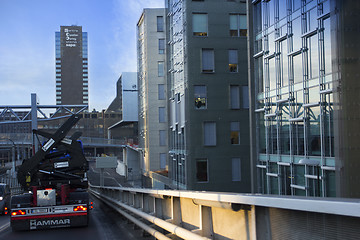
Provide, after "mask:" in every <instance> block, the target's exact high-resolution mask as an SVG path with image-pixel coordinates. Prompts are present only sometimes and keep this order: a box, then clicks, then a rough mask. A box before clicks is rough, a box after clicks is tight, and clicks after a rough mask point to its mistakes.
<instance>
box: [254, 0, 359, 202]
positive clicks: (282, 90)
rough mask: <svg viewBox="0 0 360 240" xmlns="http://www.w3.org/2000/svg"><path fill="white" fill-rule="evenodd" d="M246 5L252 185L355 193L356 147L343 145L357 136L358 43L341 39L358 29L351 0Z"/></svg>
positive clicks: (270, 190) (292, 191)
mask: <svg viewBox="0 0 360 240" xmlns="http://www.w3.org/2000/svg"><path fill="white" fill-rule="evenodd" d="M248 5H249V9H250V14H249V22H250V25H249V30H250V37H249V41H250V49H249V53H250V54H249V62H250V64H251V66H252V68H251V70H249V72H250V78H249V84H250V85H251V87H250V91H251V94H252V96H253V97H252V98H251V102H252V104H251V123H252V141H253V146H252V162H253V169H254V171H253V180H254V182H257V184H255V185H253V191H256V192H260V193H267V194H280V195H302V196H321V197H335V196H341V197H355V196H358V195H359V193H358V192H359V191H356V190H355V189H354V186H355V183H356V182H357V183H359V177H357V174H356V172H355V170H354V169H353V168H357V169H358V170H360V169H359V167H360V166H359V163H358V162H359V161H357V156H358V155H357V153H358V152H356V151H358V150H355V149H354V148H352V147H351V146H352V145H355V146H356V143H359V140H358V139H357V138H354V137H352V136H351V134H352V133H353V134H354V133H355V132H356V131H357V130H359V127H358V126H357V125H359V124H356V122H358V120H359V117H358V115H359V110H358V107H355V105H358V104H359V101H358V100H359V97H358V95H359V94H356V92H354V91H352V90H351V86H354V87H356V86H358V85H359V84H358V83H357V81H356V66H354V63H356V62H357V65H358V66H359V62H358V60H359V57H358V56H356V54H354V53H353V51H355V52H357V53H359V45H356V44H355V45H354V44H352V45H349V44H351V42H352V41H353V40H355V39H358V40H359V33H358V31H356V28H354V26H356V24H357V23H355V22H354V21H351V19H350V17H349V16H350V15H351V13H356V9H357V11H358V9H359V3H357V1H346V0H345V1H338V0H268V1H260V0H258V1H256V0H253V1H249V3H248ZM346 11H348V12H347V14H346ZM349 13H350V15H349ZM357 26H358V25H357ZM357 29H358V28H357ZM351 46H353V48H352V49H351ZM354 61H355V62H354ZM357 75H359V74H357ZM345 86H346V87H345ZM349 104H354V108H351V106H350V105H349ZM352 116H354V117H353V118H352ZM353 131H354V132H353ZM355 148H356V149H357V148H358V147H357V146H356V147H355ZM351 186H353V187H351ZM357 189H358V187H357Z"/></svg>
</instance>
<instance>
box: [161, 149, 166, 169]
mask: <svg viewBox="0 0 360 240" xmlns="http://www.w3.org/2000/svg"><path fill="white" fill-rule="evenodd" d="M165 168H166V153H160V169H165Z"/></svg>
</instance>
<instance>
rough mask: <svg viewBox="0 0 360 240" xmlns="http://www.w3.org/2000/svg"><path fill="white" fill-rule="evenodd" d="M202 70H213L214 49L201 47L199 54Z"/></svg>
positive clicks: (204, 71) (210, 71) (207, 71)
mask: <svg viewBox="0 0 360 240" xmlns="http://www.w3.org/2000/svg"><path fill="white" fill-rule="evenodd" d="M201 57H202V58H201V62H202V72H203V73H212V72H214V70H215V62H214V49H205V48H203V49H202V54H201Z"/></svg>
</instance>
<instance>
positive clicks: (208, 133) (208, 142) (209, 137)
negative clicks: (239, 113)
mask: <svg viewBox="0 0 360 240" xmlns="http://www.w3.org/2000/svg"><path fill="white" fill-rule="evenodd" d="M204 145H205V146H216V123H215V122H204Z"/></svg>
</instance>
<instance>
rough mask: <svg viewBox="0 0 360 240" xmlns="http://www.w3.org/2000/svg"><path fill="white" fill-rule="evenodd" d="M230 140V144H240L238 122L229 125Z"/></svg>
mask: <svg viewBox="0 0 360 240" xmlns="http://www.w3.org/2000/svg"><path fill="white" fill-rule="evenodd" d="M230 131H231V133H230V138H231V144H233V145H239V144H240V122H231V123H230Z"/></svg>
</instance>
